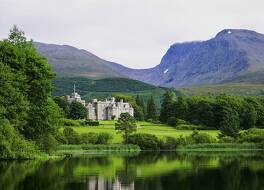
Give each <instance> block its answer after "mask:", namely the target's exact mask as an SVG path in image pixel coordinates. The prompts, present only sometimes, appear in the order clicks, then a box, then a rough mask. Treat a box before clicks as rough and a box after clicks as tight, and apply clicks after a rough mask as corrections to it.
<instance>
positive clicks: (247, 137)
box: [238, 128, 264, 143]
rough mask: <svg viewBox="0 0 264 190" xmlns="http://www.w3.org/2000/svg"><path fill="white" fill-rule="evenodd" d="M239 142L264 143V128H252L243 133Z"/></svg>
mask: <svg viewBox="0 0 264 190" xmlns="http://www.w3.org/2000/svg"><path fill="white" fill-rule="evenodd" d="M238 141H239V142H252V143H264V130H263V129H256V128H251V129H248V130H246V131H244V132H242V133H241V135H240V137H239V140H238Z"/></svg>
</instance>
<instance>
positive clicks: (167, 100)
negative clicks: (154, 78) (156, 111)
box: [160, 91, 176, 123]
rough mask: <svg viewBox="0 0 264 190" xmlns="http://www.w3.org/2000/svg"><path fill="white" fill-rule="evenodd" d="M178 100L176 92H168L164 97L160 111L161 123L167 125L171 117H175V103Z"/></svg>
mask: <svg viewBox="0 0 264 190" xmlns="http://www.w3.org/2000/svg"><path fill="white" fill-rule="evenodd" d="M175 99H176V95H175V93H174V92H171V91H166V92H165V94H164V95H163V99H162V104H161V110H160V121H161V122H163V123H166V122H167V120H168V118H169V117H174V111H173V103H174V101H175Z"/></svg>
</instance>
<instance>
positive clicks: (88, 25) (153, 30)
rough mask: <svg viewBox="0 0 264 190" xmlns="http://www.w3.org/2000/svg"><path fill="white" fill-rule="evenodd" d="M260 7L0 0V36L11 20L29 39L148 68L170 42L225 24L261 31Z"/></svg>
mask: <svg viewBox="0 0 264 190" xmlns="http://www.w3.org/2000/svg"><path fill="white" fill-rule="evenodd" d="M263 11H264V1H263V0H0V38H1V39H2V38H6V37H7V35H8V31H9V29H10V27H11V26H12V25H13V24H16V25H17V26H18V27H19V28H20V29H22V30H23V31H25V33H26V35H27V37H29V38H32V39H33V40H34V41H40V42H45V43H55V44H67V45H72V46H75V47H77V48H80V49H86V50H88V51H90V52H92V53H94V54H96V55H97V56H99V57H101V58H103V59H106V60H109V61H114V62H117V63H120V64H123V65H125V66H128V67H133V68H148V67H153V66H155V65H157V64H159V62H160V60H161V58H162V56H163V55H164V53H165V52H166V51H167V49H168V48H169V46H170V45H172V44H173V43H175V42H183V41H192V40H206V39H209V38H212V37H214V36H215V35H216V33H217V32H219V31H221V30H222V29H225V28H245V29H252V30H256V31H258V32H260V33H264V12H263Z"/></svg>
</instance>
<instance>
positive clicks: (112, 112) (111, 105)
mask: <svg viewBox="0 0 264 190" xmlns="http://www.w3.org/2000/svg"><path fill="white" fill-rule="evenodd" d="M87 108H88V113H89V114H88V119H92V120H113V119H118V118H119V117H120V115H121V113H129V114H130V115H132V116H134V109H133V107H132V106H131V104H130V103H128V102H123V100H121V101H120V102H116V101H115V98H112V99H111V100H107V99H106V100H105V101H97V99H94V100H93V101H92V102H90V103H88V104H87Z"/></svg>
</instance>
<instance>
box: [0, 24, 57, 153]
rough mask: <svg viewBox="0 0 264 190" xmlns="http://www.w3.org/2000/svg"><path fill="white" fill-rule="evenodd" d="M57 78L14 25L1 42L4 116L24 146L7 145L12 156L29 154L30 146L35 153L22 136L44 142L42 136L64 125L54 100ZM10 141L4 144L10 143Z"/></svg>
mask: <svg viewBox="0 0 264 190" xmlns="http://www.w3.org/2000/svg"><path fill="white" fill-rule="evenodd" d="M53 77H54V73H53V72H52V70H51V67H50V65H49V64H48V62H47V59H46V58H44V57H43V56H42V55H40V54H39V53H38V52H37V51H36V49H35V48H34V46H33V43H32V41H27V39H26V37H25V35H24V33H23V32H22V31H19V30H18V28H17V27H16V26H14V27H13V28H12V29H11V30H10V34H9V38H8V39H7V40H3V41H0V119H5V120H8V122H9V123H10V126H12V127H14V130H15V131H12V133H13V134H14V136H16V135H18V137H17V139H18V141H21V142H20V144H19V143H18V145H17V146H20V149H14V148H13V146H14V145H15V143H14V145H12V146H11V148H10V147H9V148H7V146H6V148H7V149H6V150H10V152H11V153H12V154H13V155H12V156H11V157H14V158H15V157H16V156H17V157H28V155H27V153H26V152H27V151H28V150H29V149H30V148H31V149H32V152H34V151H33V149H34V147H33V146H32V145H31V143H29V142H28V141H26V140H24V139H23V137H22V135H23V136H24V137H26V138H27V139H30V140H34V141H38V142H43V143H44V141H41V139H43V138H46V137H48V136H50V135H53V134H55V132H56V130H57V128H58V127H59V126H60V125H61V117H62V115H61V110H60V109H59V108H58V106H57V105H56V104H55V103H54V101H53V100H52V99H51V90H52V82H51V81H52V79H53ZM10 134H11V132H10ZM21 134H22V135H21ZM7 142H8V141H5V142H4V143H3V144H5V145H8V143H7ZM15 142H16V141H15ZM27 145H28V148H27V147H26V146H27ZM39 145H40V146H44V144H40V143H39ZM8 146H9V145H8ZM14 150H15V151H17V153H14ZM45 150H46V149H45ZM24 153H25V154H24ZM20 154H22V156H20ZM32 156H33V155H32Z"/></svg>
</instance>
